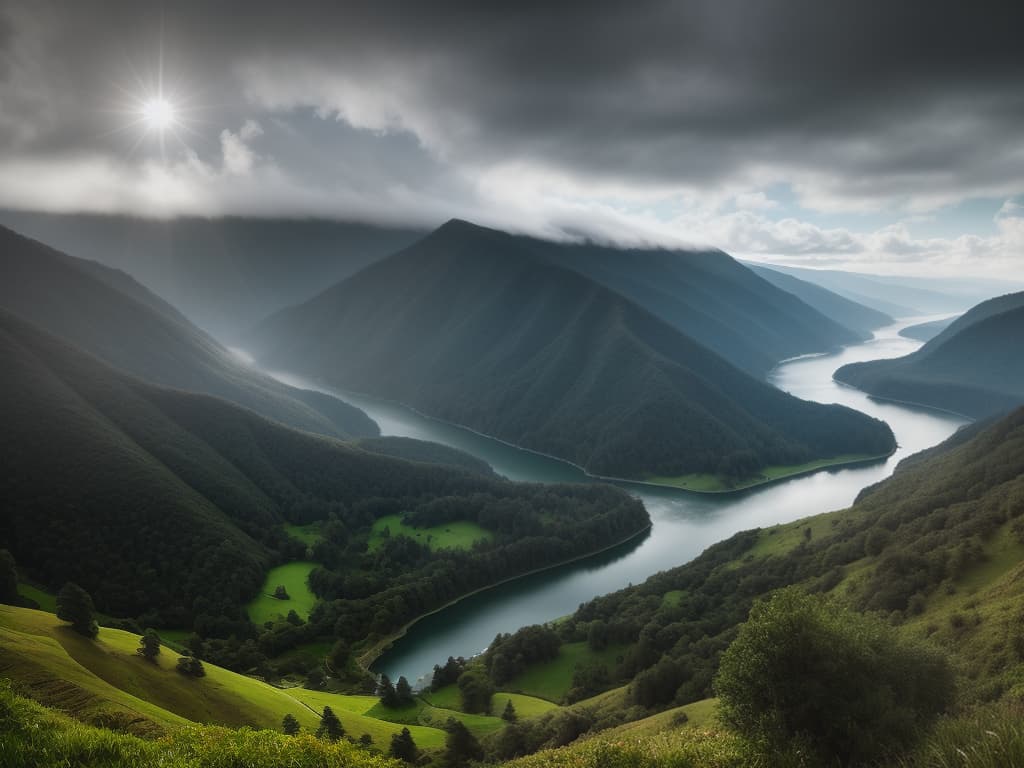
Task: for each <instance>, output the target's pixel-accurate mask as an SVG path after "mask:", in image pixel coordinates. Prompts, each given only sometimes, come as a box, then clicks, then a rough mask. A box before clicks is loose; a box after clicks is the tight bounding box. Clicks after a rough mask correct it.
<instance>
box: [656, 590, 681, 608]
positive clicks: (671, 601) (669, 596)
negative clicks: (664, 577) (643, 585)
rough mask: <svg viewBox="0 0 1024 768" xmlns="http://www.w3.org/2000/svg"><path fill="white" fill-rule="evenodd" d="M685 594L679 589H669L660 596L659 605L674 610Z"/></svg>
mask: <svg viewBox="0 0 1024 768" xmlns="http://www.w3.org/2000/svg"><path fill="white" fill-rule="evenodd" d="M685 594H686V593H685V592H684V591H683V590H681V589H670V590H669V591H668V592H666V593H665V594H664V595H662V596H661V604H662V605H664V606H665V607H667V608H675V607H677V606H678V605H679V601H680V600H682V599H683V595H685Z"/></svg>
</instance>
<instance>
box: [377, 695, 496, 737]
mask: <svg viewBox="0 0 1024 768" xmlns="http://www.w3.org/2000/svg"><path fill="white" fill-rule="evenodd" d="M366 714H367V715H368V716H369V717H375V718H377V719H378V720H386V721H388V722H391V723H400V724H404V725H430V726H434V727H437V728H441V727H443V726H444V724H445V723H446V722H448V718H455V719H456V720H458V721H460V722H461V723H462V724H463V725H465V726H466V727H467V728H468V729H469V730H470V732H471V733H472V734H473V735H474V736H476V737H477V738H482V737H484V736H486V735H488V734H490V733H494V732H495V731H500V730H501V729H502V728H504V727H505V721H504V720H502V719H501V718H500V717H494V716H491V715H470V714H467V713H465V712H459V711H457V710H455V709H445V708H443V707H436V706H432V705H431V704H429V703H427V702H426V701H424V700H423V699H422V698H417V699H416V700H415V702H414V703H413V704H412V705H410V706H408V707H398V708H392V707H385V706H384V705H383V704H381V703H380V702H377V703H376V704H375V705H374V706H373V708H371V709H370V710H368V711H367V712H366Z"/></svg>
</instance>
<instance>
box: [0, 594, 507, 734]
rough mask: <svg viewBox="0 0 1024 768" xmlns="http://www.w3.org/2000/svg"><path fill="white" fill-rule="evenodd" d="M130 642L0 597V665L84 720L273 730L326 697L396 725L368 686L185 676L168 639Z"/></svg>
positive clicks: (338, 709)
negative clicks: (88, 634) (149, 647)
mask: <svg viewBox="0 0 1024 768" xmlns="http://www.w3.org/2000/svg"><path fill="white" fill-rule="evenodd" d="M138 647H139V637H138V635H133V634H131V633H130V632H122V631H121V630H117V629H108V628H103V629H101V630H100V634H99V637H98V638H97V639H96V640H89V639H87V638H84V637H82V636H80V635H77V634H75V633H74V632H73V631H71V630H70V629H69V628H68V627H67V626H66V625H64V624H63V622H60V621H58V620H57V619H56V618H55V617H54V616H52V615H50V614H48V613H43V612H42V611H34V610H29V609H27V608H15V607H11V606H3V605H0V675H2V676H3V677H5V678H9V679H10V680H12V681H13V682H14V683H16V684H17V685H19V686H21V687H23V688H25V689H27V690H30V691H31V692H32V695H33V697H34V698H37V699H38V700H39V701H40V702H42V703H44V704H46V705H48V706H51V707H55V708H58V709H61V710H63V711H65V712H67V713H69V714H71V715H72V716H74V717H76V718H77V719H81V720H83V721H86V722H119V723H129V724H130V725H129V727H128V730H129V731H131V732H135V733H139V734H141V735H158V734H160V733H162V732H165V731H167V730H168V729H170V728H174V727H177V726H182V725H187V724H188V723H189V722H190V721H191V722H198V723H209V724H215V725H225V726H229V727H240V726H251V727H254V728H267V729H272V730H279V729H280V727H281V720H282V718H283V717H284V716H285V715H286V714H292V715H294V716H295V718H296V719H297V720H298V721H299V723H300V724H301V725H302V727H303V728H304V729H306V730H315V729H316V727H317V725H318V724H319V719H320V713H321V712H322V711H323V706H324V705H325V704H328V705H330V706H331V708H332V709H333V710H334V711H335V713H336V714H337V715H338V718H339V719H340V720H341V722H342V724H343V725H344V726H345V729H346V730H347V731H348V732H349V733H350V734H351V735H353V736H354V737H356V738H358V737H359V736H361V735H363V734H364V733H367V734H369V735H370V736H371V737H372V738H373V741H374V743H375V744H377V745H379V746H380V745H383V748H384V749H387V747H388V745H390V742H391V734H393V733H396V732H397V731H398V730H400V728H396V727H395V724H394V723H390V722H385V721H383V720H377V719H374V718H373V717H369V716H367V715H366V714H365V713H366V712H368V711H369V710H370V709H372V708H373V707H374V706H376V704H377V699H376V698H375V697H373V696H344V695H341V694H334V693H323V692H318V691H307V690H305V689H302V688H292V689H288V690H282V689H279V688H275V687H273V686H271V685H268V684H267V683H264V682H262V681H260V680H256V679H254V678H251V677H246V676H245V675H239V674H236V673H234V672H229V671H228V670H226V669H221V668H220V667H217V666H214V665H212V664H205V665H204V667H205V669H206V676H205V677H203V678H199V679H194V678H188V677H184V676H182V675H180V674H178V672H176V671H175V669H174V666H175V664H176V663H177V660H178V658H179V657H178V654H177V653H175V652H174V651H172V650H171V649H169V648H166V647H165V648H163V649H162V652H161V653H160V655H159V656H158V657H157V660H156V663H153V662H149V661H147V660H145V659H143V658H142V657H141V656H139V655H138V654H137V653H136V649H137V648H138ZM499 722H500V721H499ZM409 730H410V731H411V732H412V733H413V738H414V739H415V740H416V743H417V744H418V745H420V746H421V747H423V748H427V749H431V748H437V747H440V746H443V745H444V737H445V734H444V732H443V731H441V730H439V729H437V728H429V727H424V726H419V725H417V726H411V727H410V729H409Z"/></svg>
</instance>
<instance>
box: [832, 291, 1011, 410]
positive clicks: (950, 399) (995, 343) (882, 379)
mask: <svg viewBox="0 0 1024 768" xmlns="http://www.w3.org/2000/svg"><path fill="white" fill-rule="evenodd" d="M1022 340H1024V293H1013V294H1008V295H1006V296H1000V297H998V298H995V299H990V300H989V301H986V302H983V303H981V304H979V305H978V306H976V307H974V308H973V309H971V310H970V311H969V312H967V313H966V314H964V315H963V316H961V317H959V318H957V319H956V320H955V321H954V322H953V323H951V324H950V325H949V326H948V327H947V328H946V329H945V330H943V331H942V332H941V333H939V334H938V335H937V336H935V337H934V338H933V339H931V340H930V341H928V342H927V343H926V344H925V345H924V346H923V347H921V348H920V349H919V350H917V351H916V352H914V353H913V354H910V355H907V356H906V357H900V358H896V359H894V360H873V361H870V362H865V363H852V364H850V365H845V366H843V367H842V368H840V369H839V370H838V371H836V373H835V377H836V379H837V380H839V381H842V382H844V383H846V384H850V385H852V386H855V387H858V388H859V389H863V390H864V391H866V392H869V393H870V394H872V395H877V396H879V397H886V398H890V399H893V400H906V401H909V402H914V403H921V404H924V405H929V406H934V407H936V408H943V409H946V410H951V411H955V412H957V413H963V414H966V415H968V416H972V417H976V418H977V417H984V416H990V415H993V414H998V413H1002V412H1005V411H1009V410H1011V409H1012V408H1014V407H1016V406H1017V405H1019V404H1021V403H1024V354H1022V352H1024V341H1022Z"/></svg>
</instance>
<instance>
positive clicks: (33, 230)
mask: <svg viewBox="0 0 1024 768" xmlns="http://www.w3.org/2000/svg"><path fill="white" fill-rule="evenodd" d="M0 224H3V225H6V226H8V227H10V228H11V229H14V230H16V231H18V232H21V233H23V234H25V235H28V236H30V237H33V238H35V239H37V240H40V241H42V242H44V243H48V244H49V245H51V246H53V247H54V248H57V249H58V250H62V251H66V252H68V253H73V254H75V255H76V256H78V257H80V258H83V259H90V260H92V261H97V262H99V263H100V264H104V265H106V266H108V267H114V268H116V269H119V270H122V271H124V272H126V273H128V274H129V275H131V276H132V277H134V278H135V279H136V280H138V281H139V282H140V283H142V284H143V285H145V286H146V287H147V288H149V289H151V290H153V291H155V292H156V293H157V294H159V295H160V296H161V297H163V298H164V299H166V300H167V301H169V302H170V303H171V304H173V305H174V306H175V307H177V308H178V309H180V310H181V311H183V312H184V313H185V314H186V315H187V316H188V318H189V319H190V320H191V321H192V322H193V323H195V324H196V325H198V326H199V327H201V328H203V329H204V330H206V331H208V332H210V333H212V334H214V335H216V336H217V337H218V338H219V339H222V340H230V339H232V338H234V337H235V336H236V335H237V334H238V333H239V332H240V331H242V330H244V329H246V328H249V327H250V326H251V325H252V324H253V323H256V322H257V321H259V320H262V319H263V318H264V317H266V316H267V315H269V314H271V313H273V312H275V311H277V310H278V309H281V308H283V307H286V306H289V305H291V304H295V303H298V302H300V301H305V300H306V299H308V298H309V297H311V296H313V295H314V294H316V293H319V292H320V291H321V290H322V289H323V288H324V286H327V285H331V284H333V283H335V282H337V281H338V280H341V279H342V278H344V277H347V276H349V275H351V274H353V273H355V272H357V271H358V270H359V269H361V268H363V267H364V266H366V265H367V264H369V263H371V262H373V261H375V260H377V259H380V258H383V257H384V256H387V255H389V254H391V253H394V252H395V251H397V250H399V249H401V248H404V247H405V246H407V245H409V244H410V243H412V242H413V241H415V240H417V239H418V238H420V237H422V236H423V234H424V232H423V231H422V230H420V229H416V228H413V227H393V228H388V227H379V226H374V225H372V224H362V223H358V222H343V221H329V220H325V219H273V218H270V219H265V218H242V217H234V216H229V217H221V218H210V219H204V218H195V217H182V218H176V219H167V220H160V219H142V218H135V217H130V216H102V215H88V214H50V213H39V212H27V211H11V210H0Z"/></svg>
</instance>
